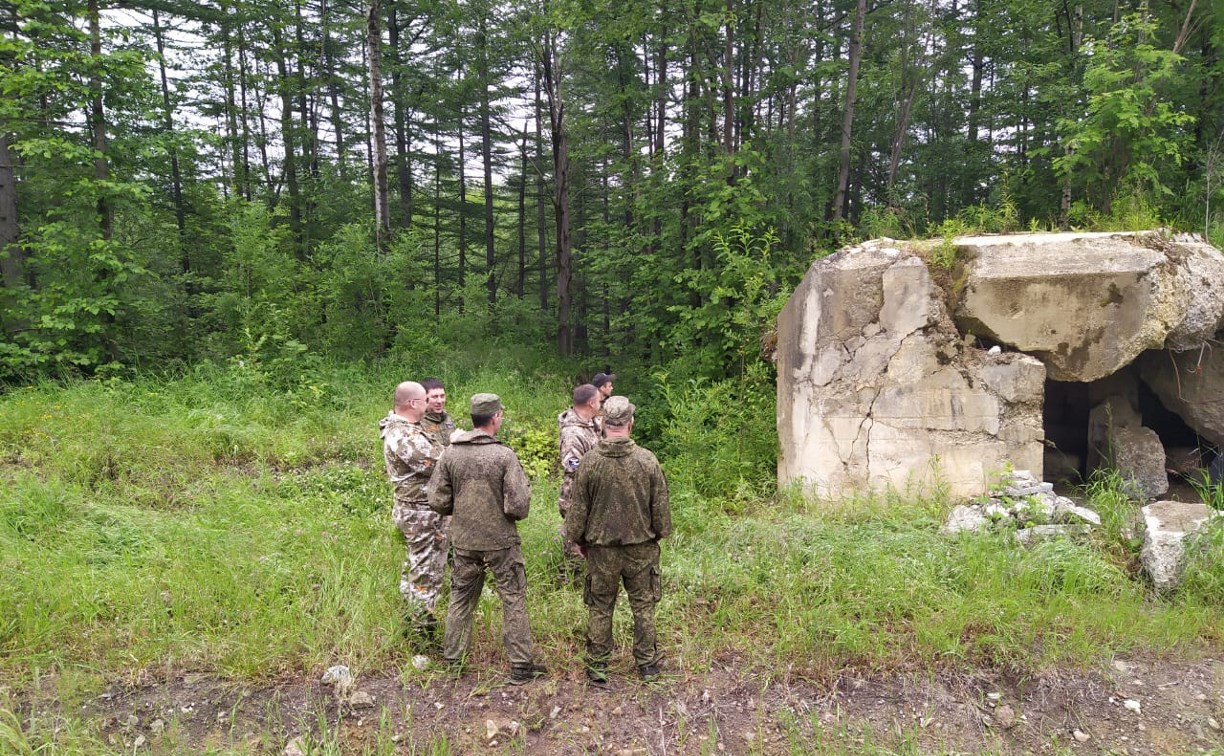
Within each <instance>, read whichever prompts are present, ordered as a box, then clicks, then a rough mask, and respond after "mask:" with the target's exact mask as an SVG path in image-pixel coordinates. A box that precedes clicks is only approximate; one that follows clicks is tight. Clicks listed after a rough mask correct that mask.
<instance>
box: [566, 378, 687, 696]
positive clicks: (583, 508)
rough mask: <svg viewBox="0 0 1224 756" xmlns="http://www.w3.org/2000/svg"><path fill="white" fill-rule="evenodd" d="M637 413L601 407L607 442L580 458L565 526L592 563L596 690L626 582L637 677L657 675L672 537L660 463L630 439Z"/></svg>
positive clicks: (626, 407)
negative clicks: (665, 555) (658, 621)
mask: <svg viewBox="0 0 1224 756" xmlns="http://www.w3.org/2000/svg"><path fill="white" fill-rule="evenodd" d="M635 409H636V408H635V407H634V406H633V405H632V404H630V403H629V400H628V399H626V398H625V397H623V396H613V397H611V398H609V399H608V400H607V401H606V402H604V406H603V412H604V440H603V441H600V442H599V445H598V446H596V447H595V448H594V449H593V450H591V451H590V452H588V453H587V455H586V456H585V457H583V458H582V464H581V465H580V466H579V467H578V475H577V476H576V477H575V478H574V487H573V491H572V494H573V501H572V503H571V505H570V511H569V515H567V516H566V518H565V532H566V536H567V538H569V539H570V540H572V541H574V542H575V543H577V544H578V546H579V548H580V549H581V550H582V552H583V553H584V555H585V556H586V559H587V579H586V589H585V591H584V592H583V600H584V601H585V603H586V605H587V607H588V609H589V612H590V613H589V616H588V620H587V645H586V660H587V677H588V678H589V679H590V680H591V681H592V682H597V683H604V682H607V680H608V671H607V670H608V657H609V656H610V655H611V653H612V613H613V610H614V609H615V608H616V595H617V593H618V592H619V590H620V584H621V583H622V582H623V583H624V584H625V592H626V593H628V594H629V608H630V609H631V610H632V611H633V658H634V661H636V662H637V666H638V673H639V674H640V675H641V676H642V679H643V680H653V679H655V678H656V677H658V675H659V650H658V645H657V642H656V634H655V607H656V605H657V604H658V603H659V598H660V596H661V590H662V586H661V583H660V575H659V540H660V539H662V538H666V537H667V536H668V535H670V534H671V508H670V507H669V505H668V501H667V480H666V479H665V478H664V477H663V469H662V468H661V467H659V461H658V460H657V459H655V456H654V454H652V453H650V452H649V451H647V450H646V449H643V448H642V447H640V446H638V445H637V444H635V443H634V442H633V440H632V439H631V438H629V434H630V432H631V431H632V430H633V413H634V410H635Z"/></svg>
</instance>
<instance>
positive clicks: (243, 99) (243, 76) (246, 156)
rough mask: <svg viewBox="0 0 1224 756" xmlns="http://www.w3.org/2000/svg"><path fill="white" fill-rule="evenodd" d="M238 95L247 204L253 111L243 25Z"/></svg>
mask: <svg viewBox="0 0 1224 756" xmlns="http://www.w3.org/2000/svg"><path fill="white" fill-rule="evenodd" d="M238 94H239V98H240V103H241V105H242V110H240V111H239V114H240V115H241V116H242V184H241V192H242V196H243V197H246V200H247V202H250V201H251V198H252V196H253V192H252V189H251V122H250V120H249V118H250V113H251V109H250V106H249V104H248V103H247V59H246V35H245V34H244V33H243V29H242V23H241V21H239V24H238ZM260 122H261V123H262V122H263V115H262V114H261V115H260ZM263 166H264V178H265V179H267V178H268V173H267V168H268V159H267V156H266V155H265V156H264V160H263Z"/></svg>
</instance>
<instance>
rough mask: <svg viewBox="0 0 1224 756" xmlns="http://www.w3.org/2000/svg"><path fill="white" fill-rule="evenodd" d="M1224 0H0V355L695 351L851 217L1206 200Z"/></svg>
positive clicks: (86, 363) (1083, 223) (855, 225)
mask: <svg viewBox="0 0 1224 756" xmlns="http://www.w3.org/2000/svg"><path fill="white" fill-rule="evenodd" d="M1222 21H1224V20H1222V19H1221V18H1220V17H1219V7H1218V3H1210V2H1209V3H1200V2H1199V0H1158V2H1156V3H1151V2H1149V1H1148V0H1139V1H1138V2H1118V0H1114V2H1108V3H1106V2H1099V1H1094V0H1009V1H1008V2H998V0H871V2H868V0H849V1H848V0H807V1H806V2H797V3H778V2H768V1H767V0H622V1H621V2H615V3H613V2H606V0H506V1H505V2H500V3H498V2H494V1H493V0H467V1H465V2H455V1H453V0H413V1H412V2H408V1H407V0H368V2H363V3H354V2H352V0H263V1H262V2H251V0H206V1H204V2H178V1H177V0H84V1H83V2H82V1H79V0H8V1H7V2H5V3H4V7H3V10H0V34H2V39H0V65H2V66H3V69H2V70H3V73H2V76H0V91H2V93H3V97H0V267H2V268H3V288H2V289H0V331H3V334H4V338H3V340H2V341H0V385H16V384H21V383H26V382H29V381H32V380H37V379H40V378H45V377H52V378H58V377H64V376H69V377H71V376H77V375H83V376H102V377H106V376H110V375H122V374H131V373H133V372H136V371H146V370H153V371H156V372H169V373H174V372H175V371H180V370H182V369H184V368H186V367H188V366H191V365H194V364H198V363H200V362H202V361H226V360H229V361H240V362H242V363H243V364H250V363H251V362H253V361H254V362H258V363H259V364H274V363H275V364H294V363H295V362H296V361H299V360H308V359H311V358H317V357H320V356H325V357H328V358H334V359H339V360H366V359H376V358H378V357H380V356H382V355H385V354H388V353H389V352H391V351H395V350H404V351H408V352H415V353H428V352H429V351H431V350H437V349H444V348H446V347H447V346H453V345H459V344H498V345H532V346H541V345H546V346H547V345H551V347H550V348H552V349H555V351H556V352H558V353H559V354H560V355H562V356H574V357H577V358H580V359H583V360H585V362H586V364H594V363H596V362H598V363H600V364H609V365H616V364H649V365H656V366H657V365H667V366H669V369H670V370H672V371H673V373H674V374H675V375H680V376H688V377H704V378H712V379H719V378H724V377H728V376H733V375H737V374H738V375H742V374H743V372H744V371H745V370H746V369H748V368H750V367H752V366H753V365H759V364H760V362H761V361H760V354H761V338H762V335H763V334H764V333H765V332H766V331H767V330H768V328H769V327H770V324H771V321H772V318H773V315H774V314H775V313H776V312H777V309H778V307H779V305H780V302H781V301H783V299H784V298H785V296H786V294H787V292H788V290H789V288H790V287H791V286H793V284H794V283H795V282H796V281H797V280H798V278H799V277H800V276H801V275H802V273H803V271H804V270H805V268H806V266H807V265H808V264H809V263H810V262H811V260H812V259H814V258H816V257H818V256H820V255H822V254H827V253H829V252H831V251H833V250H835V249H836V248H838V247H839V246H840V245H842V244H845V243H847V242H848V241H852V240H855V239H859V238H866V237H872V236H891V237H896V238H913V237H920V236H945V237H946V236H948V235H953V234H958V233H964V232H968V231H980V232H1005V231H1020V230H1053V229H1059V228H1076V229H1109V228H1122V227H1126V228H1131V227H1150V226H1156V225H1165V226H1172V227H1177V228H1183V229H1188V230H1193V231H1198V232H1200V233H1204V234H1206V235H1208V236H1209V237H1211V238H1219V236H1220V231H1219V227H1220V223H1219V221H1218V220H1217V211H1216V210H1215V209H1214V207H1213V203H1212V199H1213V197H1215V196H1216V195H1218V194H1219V186H1218V185H1219V183H1220V163H1221V157H1222V155H1224V152H1222V142H1221V126H1222V123H1224V122H1222V116H1224V113H1222V112H1221V105H1222V104H1224V94H1222V93H1221V91H1220V83H1221V74H1222V73H1224V64H1222V62H1221V60H1220V56H1219V52H1218V48H1219V43H1220V40H1221V35H1222V34H1224V22H1222ZM591 372H594V371H593V370H592V371H591Z"/></svg>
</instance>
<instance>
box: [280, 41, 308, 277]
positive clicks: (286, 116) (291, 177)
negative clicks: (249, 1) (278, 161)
mask: <svg viewBox="0 0 1224 756" xmlns="http://www.w3.org/2000/svg"><path fill="white" fill-rule="evenodd" d="M272 41H273V44H275V45H276V50H275V53H274V54H275V55H276V73H277V76H278V84H279V87H280V101H281V112H280V120H281V141H282V142H284V145H285V155H284V174H285V187H286V188H287V189H288V190H289V230H290V231H291V232H292V234H293V246H294V249H295V250H296V252H297V256H298V259H299V260H301V259H305V256H306V250H305V244H304V239H303V235H302V196H301V190H300V189H299V187H298V173H297V170H298V165H297V143H296V142H297V140H296V139H295V138H294V131H295V127H294V125H293V93H292V91H291V87H292V83H291V82H292V80H291V79H290V78H289V65H288V63H287V62H286V61H285V56H287V55H288V54H289V51H288V50H286V49H285V45H284V39H283V37H282V35H281V32H280V27H279V26H278V25H276V24H273V25H272Z"/></svg>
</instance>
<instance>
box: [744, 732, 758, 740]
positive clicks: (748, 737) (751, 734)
mask: <svg viewBox="0 0 1224 756" xmlns="http://www.w3.org/2000/svg"><path fill="white" fill-rule="evenodd" d="M754 740H756V733H755V732H745V733H744V742H745V743H751V742H753V741H754Z"/></svg>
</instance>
